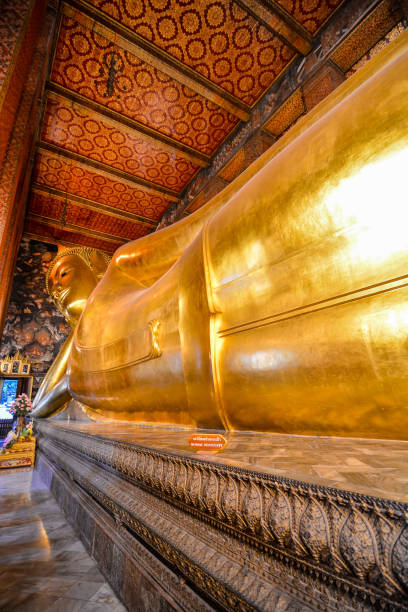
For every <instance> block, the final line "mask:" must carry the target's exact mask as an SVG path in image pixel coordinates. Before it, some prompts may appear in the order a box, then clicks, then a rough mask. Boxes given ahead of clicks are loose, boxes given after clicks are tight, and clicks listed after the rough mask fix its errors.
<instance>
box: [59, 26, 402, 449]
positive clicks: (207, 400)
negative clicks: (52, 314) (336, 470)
mask: <svg viewBox="0 0 408 612" xmlns="http://www.w3.org/2000/svg"><path fill="white" fill-rule="evenodd" d="M407 40H408V38H407V34H403V35H401V36H400V38H399V39H398V40H397V41H396V42H395V43H394V44H392V45H390V46H389V47H388V48H387V49H386V50H384V51H383V52H382V54H381V55H380V56H378V57H377V58H374V59H373V60H371V62H369V63H368V64H367V65H366V66H365V67H363V68H362V69H361V70H360V71H359V72H358V73H357V74H356V75H354V76H353V77H352V78H351V79H350V80H349V81H347V82H346V83H344V84H343V85H342V86H341V87H339V88H338V90H336V92H334V93H333V94H332V95H331V96H330V97H329V98H328V99H327V100H326V101H325V102H323V103H321V104H320V105H318V107H316V108H315V109H314V110H313V111H312V112H311V113H309V115H308V116H307V117H305V118H303V119H302V120H301V121H300V122H298V124H297V125H296V126H295V127H294V128H292V129H291V130H290V131H289V132H288V133H287V134H286V135H285V136H283V137H282V138H281V140H280V141H279V142H278V143H276V144H275V145H274V146H273V147H272V148H271V149H270V150H269V151H267V152H266V153H265V154H264V155H263V156H262V158H260V159H259V160H257V162H256V163H255V164H254V165H253V166H251V167H250V168H249V169H248V170H247V171H246V172H245V173H243V174H242V175H241V176H240V177H239V179H238V181H235V182H234V183H233V184H231V185H230V186H229V187H228V188H227V189H225V190H224V191H223V192H222V193H221V194H220V195H219V196H217V197H216V198H215V199H214V200H213V201H211V202H210V204H209V205H207V206H206V207H204V208H203V209H201V210H199V211H198V213H196V214H195V215H191V216H190V217H187V218H186V219H185V220H183V221H182V222H179V223H177V224H175V225H174V226H171V227H170V228H167V229H165V230H162V231H160V232H157V233H155V234H152V235H148V236H146V237H144V238H142V239H140V240H137V241H135V242H132V243H128V244H126V245H124V246H123V247H122V248H120V249H119V250H118V251H117V252H116V254H115V256H114V258H113V261H112V263H111V265H110V267H109V269H108V271H107V273H106V275H105V277H104V278H103V279H102V281H101V282H100V283H99V285H98V286H97V288H96V289H95V291H94V293H93V294H92V295H91V297H90V299H89V301H88V304H87V306H86V309H85V312H84V313H83V315H82V318H81V320H80V323H79V325H78V328H77V330H76V334H75V338H74V343H73V349H72V355H71V360H70V366H69V371H68V376H69V388H70V392H71V393H72V395H73V396H74V397H76V398H77V399H78V400H80V401H82V402H83V403H85V404H86V405H87V406H89V407H90V408H92V409H94V410H97V411H98V412H100V413H103V414H106V415H108V416H113V417H118V418H121V419H126V420H132V421H150V422H156V423H157V422H161V423H172V424H181V425H192V426H199V427H208V428H223V427H225V428H230V429H240V430H255V431H275V432H287V433H297V434H330V435H352V436H363V437H384V438H404V439H405V438H406V437H407V433H408V410H407V404H408V283H407V279H408V223H407V221H408V197H407V175H408V51H407V48H408V44H407ZM151 322H153V326H154V325H156V327H155V330H156V331H155V333H154V334H152V331H151V327H149V324H150V323H151ZM152 343H153V344H154V343H156V345H158V348H157V346H156V349H157V350H154V349H153V348H152Z"/></svg>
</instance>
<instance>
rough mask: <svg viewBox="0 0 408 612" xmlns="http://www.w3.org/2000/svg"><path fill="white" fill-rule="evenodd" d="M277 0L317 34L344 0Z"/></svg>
mask: <svg viewBox="0 0 408 612" xmlns="http://www.w3.org/2000/svg"><path fill="white" fill-rule="evenodd" d="M277 2H278V4H280V5H281V6H282V8H284V9H286V11H287V12H288V13H290V14H291V15H292V17H294V18H295V19H296V21H298V22H299V23H301V24H302V26H303V27H304V28H305V29H306V30H308V31H309V32H310V33H311V34H315V33H316V32H317V30H318V29H319V28H320V26H321V25H323V23H324V22H325V21H326V19H328V18H329V17H330V15H331V14H332V13H333V11H334V10H335V9H336V8H337V7H338V6H340V4H341V3H342V2H343V0H277Z"/></svg>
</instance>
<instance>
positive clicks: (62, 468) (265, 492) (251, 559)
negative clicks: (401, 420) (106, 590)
mask: <svg viewBox="0 0 408 612" xmlns="http://www.w3.org/2000/svg"><path fill="white" fill-rule="evenodd" d="M39 431H40V438H39V452H38V454H37V464H36V465H37V469H38V470H39V471H40V473H41V475H42V477H43V478H44V479H45V480H46V482H47V483H48V485H49V487H50V489H51V490H52V492H53V493H54V495H55V497H56V498H57V500H58V502H59V503H60V505H61V506H62V508H63V509H64V511H65V513H66V515H67V519H68V520H69V521H70V523H71V524H72V526H73V527H74V528H75V530H76V531H77V532H78V534H79V535H80V537H81V538H82V540H83V541H84V543H85V545H86V546H87V548H88V550H89V551H90V553H91V554H92V555H93V556H94V557H95V559H96V561H97V562H98V563H99V565H100V568H101V570H102V572H103V573H104V575H105V576H106V578H107V579H108V581H109V582H110V583H111V585H112V587H113V588H114V589H115V591H116V593H117V594H118V596H119V597H120V598H121V599H122V601H123V602H124V603H125V605H127V606H128V608H129V609H130V610H149V612H151V611H156V610H160V611H163V610H171V609H175V610H197V611H198V610H200V611H201V610H213V609H225V610H232V609H234V610H265V611H266V610H270V611H271V612H272V611H275V610H302V611H303V610H305V611H306V610H367V611H368V610H372V609H377V608H379V609H388V610H399V609H401V610H404V609H408V606H407V605H406V602H407V591H408V564H407V554H408V527H407V516H408V504H407V503H405V501H404V493H403V492H401V491H399V492H398V493H397V492H395V495H394V497H395V499H391V498H390V497H392V495H391V493H392V487H391V490H389V491H388V492H389V495H387V496H388V497H389V499H385V498H380V497H373V496H368V495H365V494H361V493H358V492H356V491H353V492H351V491H347V490H344V489H341V488H338V487H331V486H323V485H322V484H316V483H311V482H306V481H299V480H295V479H292V478H287V477H282V476H275V475H273V474H272V473H271V469H269V468H268V469H267V470H266V469H265V470H261V469H258V468H259V466H258V465H257V469H256V470H254V469H250V468H251V466H250V465H248V466H247V469H245V468H244V467H243V466H237V465H236V463H237V462H234V461H233V460H231V459H228V455H227V454H225V455H224V454H222V455H218V456H212V457H208V458H206V457H204V456H202V455H200V456H199V457H197V456H193V454H192V453H191V452H190V453H189V452H188V450H187V449H184V448H181V447H180V444H178V445H177V443H176V442H175V440H176V441H177V440H180V439H183V437H185V439H186V441H187V440H188V437H189V432H166V431H164V430H161V432H160V431H159V432H158V431H157V430H151V431H149V430H147V429H142V428H136V427H134V426H133V429H132V426H126V427H125V426H124V425H118V426H117V427H116V428H115V426H114V425H110V426H102V425H96V424H95V425H94V424H89V425H87V424H83V425H81V424H75V423H71V424H68V423H66V422H65V423H64V422H57V421H50V420H48V421H42V422H41V423H40V424H39ZM125 432H127V433H125ZM160 436H161V437H162V438H163V439H164V438H165V439H166V444H167V447H168V448H169V449H170V451H171V452H169V451H165V450H163V449H162V448H157V446H160V445H159V444H157V437H159V438H160ZM254 436H255V437H254V439H253V440H254V451H255V452H256V449H257V444H256V434H254ZM129 438H131V440H129ZM288 438H290V437H289V436H288ZM149 439H150V440H151V442H152V445H151V446H150V445H149V443H148V440H149ZM235 439H237V438H236V435H235ZM262 440H263V441H265V436H262ZM272 440H273V438H271V441H272ZM141 441H143V444H141ZM323 442H324V440H323ZM271 443H272V442H271ZM318 443H319V439H316V440H315V444H318ZM348 443H349V444H350V441H348ZM358 443H361V441H360V442H359V441H356V444H358ZM373 443H374V441H373ZM154 444H155V446H156V448H155V447H154ZM346 444H347V441H345V445H346ZM379 444H383V443H382V442H379ZM398 444H401V445H402V446H401V449H400V450H401V452H402V454H404V452H406V450H407V448H406V446H403V445H404V443H398ZM258 446H259V445H258ZM380 471H381V470H379V472H380ZM400 476H401V474H400ZM405 476H406V475H405ZM404 478H405V477H404V476H403V475H402V476H401V478H400V480H398V479H397V480H398V483H399V484H398V487H400V484H401V482H403V480H404ZM311 480H313V479H311Z"/></svg>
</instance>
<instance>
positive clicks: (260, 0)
mask: <svg viewBox="0 0 408 612" xmlns="http://www.w3.org/2000/svg"><path fill="white" fill-rule="evenodd" d="M341 3H342V0H279V1H277V0H234V1H233V0H222V1H209V0H66V1H65V0H63V1H62V2H61V3H60V6H59V14H58V24H57V31H56V36H55V43H54V54H53V61H52V65H51V66H50V72H49V79H48V82H47V88H46V97H45V103H44V112H43V119H42V126H41V130H40V140H39V142H38V146H37V152H36V158H35V166H34V171H33V177H32V186H31V193H30V198H29V207H28V216H27V222H26V232H27V233H29V234H31V235H33V236H37V237H40V238H49V239H54V240H56V241H59V242H65V243H69V244H86V245H89V246H95V247H98V248H101V249H103V250H106V251H109V252H113V251H114V250H115V249H116V248H117V247H118V246H119V245H120V244H122V243H123V242H126V241H127V240H132V239H135V238H138V237H139V236H143V235H145V234H146V233H149V232H151V231H154V230H155V228H156V227H157V224H158V222H159V221H160V219H161V217H162V215H163V213H164V212H165V211H166V210H167V209H168V207H169V206H170V205H172V204H173V203H174V202H175V201H177V200H179V199H180V197H181V195H182V193H183V190H185V189H186V187H187V186H188V184H189V183H190V181H191V180H192V179H193V178H194V177H195V175H196V174H197V173H198V172H199V171H200V169H201V168H203V167H206V166H208V165H209V164H210V163H211V158H212V156H214V154H215V153H216V152H217V150H218V148H219V147H220V145H221V144H222V143H223V142H224V141H225V140H226V138H227V137H228V136H229V135H230V134H231V133H232V132H233V131H234V129H235V128H236V127H237V126H238V124H239V123H240V122H242V121H247V120H248V119H249V117H250V116H251V113H252V112H253V109H254V107H255V105H256V104H257V102H258V101H259V100H260V98H261V97H262V96H263V95H264V94H265V93H266V91H267V90H268V89H269V88H270V87H271V85H272V84H273V83H274V82H275V81H276V79H277V78H278V77H279V76H280V75H282V73H283V72H284V71H285V70H287V69H288V67H289V66H290V64H291V62H292V61H293V60H294V58H295V57H297V56H298V55H299V54H302V55H305V54H307V53H308V52H309V51H310V49H311V45H312V42H313V36H315V35H316V33H317V32H318V30H319V29H320V28H321V26H322V25H323V24H324V23H325V21H327V19H328V18H329V17H330V16H331V14H332V13H333V11H334V10H335V9H336V8H337V7H338V6H339V5H340V4H341Z"/></svg>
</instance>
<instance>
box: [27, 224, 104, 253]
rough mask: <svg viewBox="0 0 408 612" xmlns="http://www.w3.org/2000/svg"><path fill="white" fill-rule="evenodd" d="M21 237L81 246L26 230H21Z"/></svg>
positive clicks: (67, 245)
mask: <svg viewBox="0 0 408 612" xmlns="http://www.w3.org/2000/svg"><path fill="white" fill-rule="evenodd" d="M23 238H29V239H30V240H38V241H39V242H46V243H48V244H55V245H57V246H59V245H60V244H61V245H63V246H65V247H77V246H83V245H82V244H80V243H79V242H69V241H67V240H57V239H56V238H53V237H52V236H44V235H42V234H38V233H36V232H30V231H28V230H24V231H23ZM98 251H102V252H103V253H107V254H108V255H112V252H111V251H104V250H103V249H98Z"/></svg>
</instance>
